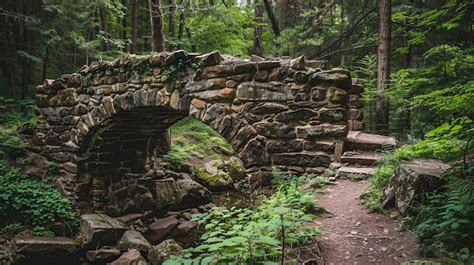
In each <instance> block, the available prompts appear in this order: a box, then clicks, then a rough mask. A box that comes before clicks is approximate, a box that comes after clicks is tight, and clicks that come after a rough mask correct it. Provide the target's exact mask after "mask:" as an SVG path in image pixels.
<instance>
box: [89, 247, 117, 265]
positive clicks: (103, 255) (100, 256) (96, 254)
mask: <svg viewBox="0 0 474 265" xmlns="http://www.w3.org/2000/svg"><path fill="white" fill-rule="evenodd" d="M120 254H122V252H121V251H120V250H119V249H117V248H112V247H103V248H101V249H97V250H90V251H87V252H86V258H87V260H88V261H91V262H110V261H112V260H114V259H116V258H117V257H118V256H120Z"/></svg>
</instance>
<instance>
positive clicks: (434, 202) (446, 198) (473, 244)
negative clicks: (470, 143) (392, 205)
mask: <svg viewBox="0 0 474 265" xmlns="http://www.w3.org/2000/svg"><path fill="white" fill-rule="evenodd" d="M470 171H471V172H470V173H469V174H467V175H470V177H467V178H462V177H459V176H462V175H466V173H464V174H463V173H462V172H457V173H454V174H453V173H451V174H449V175H447V176H445V179H446V181H447V184H446V186H445V187H443V189H444V190H445V192H437V193H433V194H432V195H431V196H429V198H428V203H427V204H426V205H424V206H422V207H421V211H420V213H419V214H418V216H417V217H416V218H415V219H414V224H415V231H416V234H417V236H418V238H419V240H420V242H421V243H422V245H423V246H424V250H425V251H427V252H432V251H433V252H438V253H441V254H442V255H448V256H451V257H455V258H458V259H467V257H468V256H469V253H473V251H474V222H473V220H474V175H473V174H472V173H474V172H473V171H474V167H471V168H470ZM472 261H474V260H472Z"/></svg>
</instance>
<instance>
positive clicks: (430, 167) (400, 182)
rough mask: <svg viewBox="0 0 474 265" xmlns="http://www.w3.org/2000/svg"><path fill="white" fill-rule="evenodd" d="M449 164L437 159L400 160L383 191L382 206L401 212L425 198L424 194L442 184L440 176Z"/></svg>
mask: <svg viewBox="0 0 474 265" xmlns="http://www.w3.org/2000/svg"><path fill="white" fill-rule="evenodd" d="M450 168H451V165H449V164H446V163H443V162H442V161H438V160H428V159H416V160H411V161H401V162H400V164H399V165H398V167H397V168H396V170H395V173H394V174H393V176H392V177H391V178H390V181H389V184H388V186H387V188H385V191H384V197H383V201H382V207H384V208H387V207H390V206H394V207H395V208H397V209H398V211H399V212H400V213H401V214H405V213H407V212H410V211H411V210H413V209H414V208H416V206H417V205H418V204H420V203H423V202H424V201H425V200H426V194H427V193H429V192H432V191H434V190H436V189H438V188H439V187H441V185H442V184H443V179H442V178H441V176H442V175H443V174H444V173H445V172H446V171H447V170H448V169H450Z"/></svg>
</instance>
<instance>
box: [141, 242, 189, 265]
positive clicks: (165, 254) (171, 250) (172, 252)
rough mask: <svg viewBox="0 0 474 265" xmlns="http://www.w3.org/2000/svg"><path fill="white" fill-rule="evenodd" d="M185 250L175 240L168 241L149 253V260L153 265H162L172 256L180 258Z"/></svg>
mask: <svg viewBox="0 0 474 265" xmlns="http://www.w3.org/2000/svg"><path fill="white" fill-rule="evenodd" d="M182 251H183V248H182V247H181V246H180V245H179V244H178V243H177V242H176V241H174V240H173V239H168V240H165V241H163V242H161V243H160V244H158V245H156V246H154V247H153V248H152V249H151V250H150V252H148V260H149V261H150V262H151V264H153V265H160V264H162V263H163V262H164V261H166V260H167V259H168V258H169V257H171V256H179V255H180V254H181V252H182Z"/></svg>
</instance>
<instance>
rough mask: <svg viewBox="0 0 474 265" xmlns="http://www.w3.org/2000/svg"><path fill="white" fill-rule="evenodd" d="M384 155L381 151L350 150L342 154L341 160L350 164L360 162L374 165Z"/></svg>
mask: <svg viewBox="0 0 474 265" xmlns="http://www.w3.org/2000/svg"><path fill="white" fill-rule="evenodd" d="M382 157H383V154H381V153H375V152H367V151H355V152H352V151H348V152H345V153H344V154H342V157H341V162H342V163H348V164H359V165H366V166H373V165H375V164H376V163H377V161H378V160H380V159H381V158H382Z"/></svg>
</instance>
